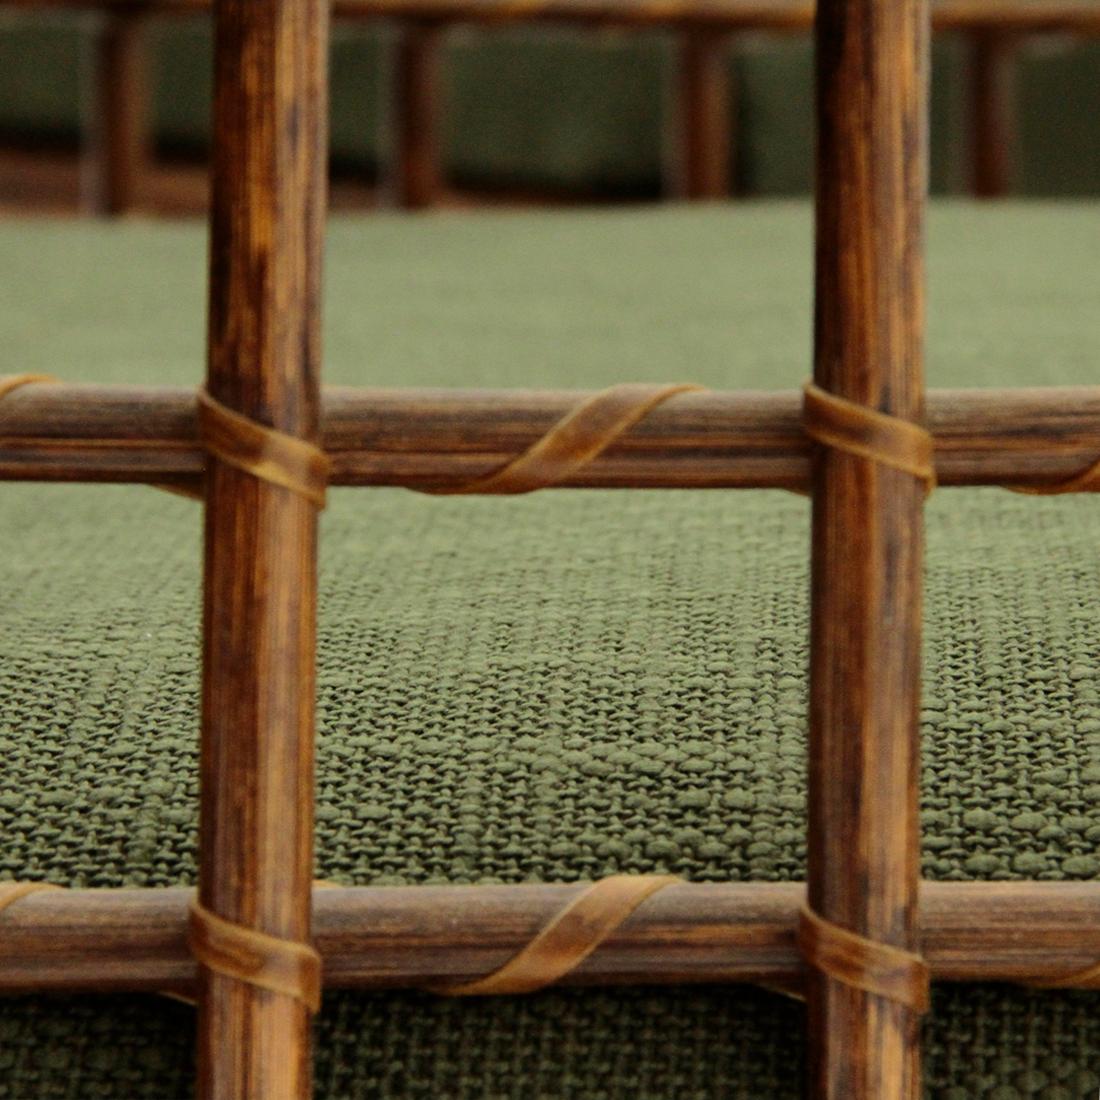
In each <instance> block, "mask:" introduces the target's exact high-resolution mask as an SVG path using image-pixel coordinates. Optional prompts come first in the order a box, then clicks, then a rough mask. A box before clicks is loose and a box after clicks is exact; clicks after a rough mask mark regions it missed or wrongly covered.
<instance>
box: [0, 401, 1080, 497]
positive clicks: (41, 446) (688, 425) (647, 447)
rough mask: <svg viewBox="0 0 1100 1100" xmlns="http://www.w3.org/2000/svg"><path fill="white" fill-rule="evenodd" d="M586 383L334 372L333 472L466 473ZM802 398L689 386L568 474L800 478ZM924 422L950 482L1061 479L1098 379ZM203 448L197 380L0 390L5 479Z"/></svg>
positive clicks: (162, 473)
mask: <svg viewBox="0 0 1100 1100" xmlns="http://www.w3.org/2000/svg"><path fill="white" fill-rule="evenodd" d="M585 396H586V394H585V393H580V392H568V391H537V390H427V389H425V390H412V389H406V390H402V389H349V388H340V387H332V388H326V389H325V391H324V397H323V409H322V443H323V446H324V449H325V450H326V451H327V452H328V454H329V456H330V458H331V460H332V464H333V465H332V484H334V485H363V486H370V485H374V486H383V485H388V486H405V487H407V488H413V489H416V488H426V487H435V486H446V485H448V484H456V483H461V482H464V481H467V480H469V479H471V478H474V477H478V476H480V475H482V474H485V473H487V472H489V471H491V470H493V469H495V468H497V467H499V466H501V465H503V464H504V463H505V462H506V461H507V460H508V459H509V458H511V457H512V456H514V455H516V454H518V453H519V452H521V451H522V450H524V448H526V447H527V446H529V445H530V444H531V443H533V442H534V441H535V440H536V439H538V438H539V437H540V436H541V435H542V434H543V433H544V432H545V431H546V430H547V429H548V428H549V427H550V426H551V425H552V424H553V423H554V422H555V421H556V420H557V419H558V418H559V417H561V416H562V415H564V414H565V413H566V412H567V411H568V410H569V409H571V408H572V407H573V406H574V405H576V404H577V403H578V401H580V400H582V399H583V398H584V397H585ZM801 408H802V399H801V395H800V394H799V393H797V392H794V391H786V392H784V391H774V392H771V391H744V392H718V391H704V392H700V393H685V394H681V395H679V396H677V397H675V398H674V399H672V400H670V401H668V402H666V403H665V404H663V405H661V406H659V407H658V408H657V409H655V410H654V411H653V412H652V413H651V414H650V415H649V416H648V417H647V418H646V419H645V420H643V421H642V422H641V423H640V424H638V425H637V426H635V427H634V428H633V429H632V430H631V431H630V432H629V433H627V434H626V435H625V436H623V437H622V438H621V439H619V440H618V441H617V442H616V443H615V444H613V445H612V446H611V447H610V448H608V450H607V451H605V452H604V453H603V454H602V455H600V456H599V457H598V458H596V459H595V461H593V462H592V463H591V464H590V465H589V466H587V467H585V468H584V470H583V471H581V472H580V474H579V475H578V476H577V477H576V478H574V479H572V480H569V481H566V482H564V483H563V485H564V486H577V487H590V488H596V487H601V488H674V487H681V488H773V489H806V488H808V486H809V471H810V444H809V442H808V440H807V439H806V436H805V435H804V433H803V430H802V418H801ZM928 427H929V429H930V430H931V432H932V434H933V436H934V437H935V443H936V456H935V458H936V472H937V475H938V478H939V482H940V484H941V485H944V486H967V485H1003V486H1008V487H1018V488H1026V487H1035V486H1040V485H1043V484H1049V483H1053V482H1058V481H1061V480H1064V479H1066V478H1069V477H1071V476H1072V475H1074V474H1075V473H1079V472H1080V471H1082V470H1084V469H1085V468H1087V467H1088V466H1090V465H1092V464H1093V463H1094V462H1096V461H1097V459H1098V458H1100V387H1091V386H1090V387H1049V388H1037V389H1012V390H977V389H971V390H931V391H929V397H928ZM204 462H205V459H204V455H203V452H202V449H201V448H200V446H199V441H198V424H197V414H196V405H195V393H194V391H193V390H189V389H182V388H180V389H172V388H163V387H147V388H142V387H114V386H80V385H62V384H58V385H54V384H48V385H31V386H24V387H22V388H20V389H18V390H16V391H14V392H13V393H10V394H9V395H8V396H7V397H5V398H4V400H3V402H2V403H0V479H2V480H45V481H107V482H136V483H145V484H156V483H169V484H177V485H180V486H189V487H191V488H197V486H198V480H199V478H200V476H201V473H202V470H203V466H204Z"/></svg>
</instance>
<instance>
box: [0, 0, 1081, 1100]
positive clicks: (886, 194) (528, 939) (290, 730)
mask: <svg viewBox="0 0 1100 1100" xmlns="http://www.w3.org/2000/svg"><path fill="white" fill-rule="evenodd" d="M217 21H218V37H217V82H216V88H217V93H216V136H217V140H216V156H215V164H214V189H213V192H214V204H213V216H212V240H211V265H210V298H209V302H210V327H209V367H208V374H207V379H206V384H205V387H204V388H203V389H201V390H200V391H199V394H198V396H197V397H196V395H195V394H194V393H192V392H186V391H181V390H170V389H141V390H133V389H122V388H115V389H111V388H100V387H77V386H69V385H65V384H62V383H59V382H56V381H53V380H50V379H45V378H41V377H38V376H16V377H13V378H10V379H8V380H7V381H6V382H5V383H4V386H3V390H2V392H0V397H2V411H0V416H2V418H3V419H2V422H0V424H2V427H0V475H2V476H3V477H6V478H21V479H44V480H74V481H133V482H143V483H147V484H150V485H155V486H158V487H161V488H167V489H171V490H174V491H181V492H185V493H189V494H191V495H195V496H199V497H201V498H202V500H203V502H204V507H205V515H206V558H205V614H204V647H205V659H204V667H203V684H204V687H203V713H202V761H201V780H202V806H201V829H200V859H201V871H200V883H199V890H198V896H197V899H196V898H195V897H194V896H193V895H192V893H191V892H190V891H186V890H180V889H165V890H117V891H94V890H90V891H89V890H57V889H46V888H43V885H44V884H41V883H37V884H26V883H16V884H7V885H6V886H4V887H3V890H2V892H0V908H2V909H3V913H2V916H0V938H2V939H3V942H4V958H5V963H4V966H3V968H2V970H0V989H2V990H4V991H7V992H13V991H26V990H44V989H53V990H89V989H101V990H119V989H128V990H153V991H168V992H176V993H188V994H190V993H195V994H197V999H198V1005H199V1015H198V1035H199V1052H200V1057H199V1078H200V1095H201V1096H203V1097H206V1098H208V1100H209V1098H229V1097H254V1098H257V1100H258V1098H263V1100H291V1098H298V1100H301V1098H304V1097H306V1096H308V1095H309V1092H310V1038H309V1036H310V1032H309V1017H310V1013H311V1011H313V1010H315V1009H316V1007H317V1004H318V1000H319V997H320V991H321V986H322V984H329V985H344V986H372V985H373V986H402V985H405V986H412V987H417V988H425V989H430V990H434V991H436V992H438V993H439V994H440V995H448V996H473V995H489V994H493V993H522V992H534V991H535V990H537V989H539V988H541V987H544V986H546V985H548V984H551V983H554V982H559V981H574V982H588V983H593V982H616V983H629V982H641V981H645V982H650V983H651V982H689V981H696V982H702V981H705V982H716V981H718V982H735V981H750V982H760V983H763V984H767V985H771V986H778V987H782V988H784V989H787V990H791V991H796V992H800V993H804V994H805V996H806V999H807V1002H808V1007H809V1014H808V1021H809V1038H810V1050H811V1068H810V1086H809V1088H810V1094H811V1095H813V1096H815V1097H831V1098H837V1100H839V1098H841V1097H843V1098H845V1100H851V1098H865V1100H872V1098H875V1100H882V1098H899V1100H901V1098H912V1097H916V1096H917V1095H918V1093H919V1083H920V1069H919V1029H918V1024H919V1020H920V1016H921V1013H922V1011H923V1010H924V1009H925V1007H926V1004H927V997H928V983H929V979H930V977H931V978H942V979H969V980H997V981H1019V982H1025V983H1029V984H1038V985H1065V986H1089V985H1095V984H1096V983H1097V981H1098V980H1100V969H1098V967H1097V950H1096V943H1097V938H1096V937H1097V927H1096V911H1097V904H1098V902H1100V886H1097V885H1096V884H1093V883H1067V884H1062V883H1040V882H1035V883H1031V882H1013V883H1003V884H992V883H984V884H983V883H965V884H950V883H946V884H935V885H930V886H927V887H925V888H924V889H923V890H922V889H921V887H920V882H919V872H918V845H919V828H918V790H917V774H918V773H917V763H918V748H919V728H918V720H917V705H918V695H919V687H920V634H921V547H922V508H923V503H924V500H925V497H926V495H927V494H928V492H929V491H930V490H931V489H932V488H933V487H934V486H936V485H939V486H941V487H949V486H955V485H1000V486H1004V487H1006V488H1011V489H1015V490H1020V491H1029V492H1077V491H1088V490H1092V489H1094V488H1095V487H1096V484H1097V480H1098V478H1097V465H1096V454H1095V444H1094V439H1093V430H1092V428H1091V425H1094V424H1095V422H1096V417H1097V415H1098V414H1100V398H1098V397H1097V395H1096V393H1095V391H1092V390H1069V389H1058V390H1045V391H1044V390H1028V391H1019V392H999V393H993V394H990V393H989V392H988V391H987V392H985V393H982V394H977V393H974V392H969V393H968V392H945V391H941V392H938V393H933V394H932V395H930V397H929V398H928V400H927V403H926V395H925V393H924V388H923V383H922V341H923V317H924V306H923V271H922V214H923V208H924V199H925V187H926V168H927V165H926V135H925V121H924V120H925V111H926V100H927V44H928V25H929V20H928V10H927V6H926V4H925V3H923V2H922V0H828V2H825V3H823V4H822V5H821V8H820V12H819V16H818V23H817V44H818V58H819V89H818V92H819V98H818V107H817V110H818V125H819V135H820V142H819V154H818V179H819V185H818V196H817V267H816V287H817V306H816V357H815V364H814V372H813V382H812V383H810V384H809V385H808V386H807V388H806V391H805V393H804V394H783V393H780V394H759V393H756V394H752V393H747V394H737V393H716V392H707V391H700V390H698V389H696V388H695V387H692V386H690V385H686V384H670V385H667V386H631V385H624V386H616V387H613V388H612V389H610V390H606V391H602V392H600V393H596V394H568V393H564V394H563V393H560V392H547V393H539V392H521V393H509V392H485V391H482V392H477V391H468V392H462V391H456V392H451V393H432V394H430V395H426V394H422V393H418V392H416V391H392V390H390V391H352V390H334V391H331V392H328V393H323V392H322V390H321V388H320V378H319V373H320V372H319V365H320V364H319V348H318V340H317V332H318V291H319V281H320V271H321V249H322V225H323V216H324V208H325V187H324V161H325V157H324V127H323V121H322V120H323V118H324V104H325V90H326V89H325V83H326V82H325V54H326V25H327V4H325V3H322V2H321V0H223V2H222V3H221V4H220V5H219V7H218V12H217ZM926 405H927V407H926ZM327 484H342V485H401V486H405V487H407V488H410V489H415V490H418V491H421V492H429V493H440V494H454V493H459V494H462V493H490V492H491V493H516V492H527V491H531V490H533V489H541V488H549V487H553V486H604V487H618V488H631V487H642V486H649V487H654V486H668V487H675V486H690V487H713V488H753V487H765V486H767V487H780V488H785V489H791V490H795V491H800V492H809V493H811V494H812V497H813V517H814V518H813V540H812V548H811V552H812V562H813V576H812V579H813V602H812V627H811V642H812V658H811V710H810V807H809V810H810V816H809V881H808V883H807V884H806V885H805V887H803V886H802V885H800V884H725V885H716V884H709V885H692V884H688V883H686V882H682V881H679V880H675V879H669V878H667V877H664V876H636V877H632V876H615V877H614V878H611V879H605V880H601V881H600V882H597V883H595V884H591V885H587V886H585V885H581V886H577V885H553V884H546V885H540V886H453V887H434V886H432V887H429V886H423V887H407V888H399V887H393V888H354V889H353V888H340V887H333V888H325V887H324V886H323V884H317V885H315V884H314V883H313V882H312V874H313V870H312V869H313V851H312V832H313V778H312V776H313V762H312V756H313V710H314V668H313V666H314V648H315V646H314V634H315V604H316V564H317V555H316V540H317V511H318V508H319V507H321V506H323V503H324V494H325V487H326V485H327Z"/></svg>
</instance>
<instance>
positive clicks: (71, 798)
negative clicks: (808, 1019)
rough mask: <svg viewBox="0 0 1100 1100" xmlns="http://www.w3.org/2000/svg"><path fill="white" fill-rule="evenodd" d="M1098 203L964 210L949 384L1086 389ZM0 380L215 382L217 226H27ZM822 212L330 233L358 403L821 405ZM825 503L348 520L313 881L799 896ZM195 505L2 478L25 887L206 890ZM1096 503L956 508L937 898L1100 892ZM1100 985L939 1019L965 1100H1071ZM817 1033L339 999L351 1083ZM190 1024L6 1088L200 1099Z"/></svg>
mask: <svg viewBox="0 0 1100 1100" xmlns="http://www.w3.org/2000/svg"><path fill="white" fill-rule="evenodd" d="M1098 234H1100V206H1094V205H1076V206H1075V205H1046V206H1004V207H999V208H997V209H989V208H976V207H973V206H970V205H965V204H958V205H944V206H939V207H936V208H934V209H933V211H932V214H931V218H930V239H931V259H930V277H931V308H930V340H929V359H930V366H929V375H930V381H931V382H932V384H935V385H952V386H962V385H984V386H1008V385H1022V384H1052V383H1059V382H1065V383H1087V382H1090V381H1092V380H1094V379H1095V376H1096V362H1097V359H1098V353H1100V327H1098V326H1097V324H1096V319H1095V308H1094V297H1095V286H1096V284H1097V277H1098V275H1100V255H1098V254H1097V253H1096V250H1095V248H1094V247H1093V242H1095V240H1096V239H1097V237H1098ZM0 249H2V250H3V253H4V255H5V257H6V270H5V275H4V277H3V279H4V286H5V296H6V302H7V305H6V307H5V309H4V310H3V311H2V312H0V346H2V347H4V349H5V360H6V361H5V369H6V370H13V371H15V370H48V371H51V372H52V373H54V374H57V375H60V376H62V377H65V378H68V379H73V380H101V381H118V382H122V381H141V382H165V383H176V384H194V383H196V382H198V381H199V379H200V378H201V375H202V360H203V353H202V344H203V322H202V313H203V304H202V303H203V280H204V271H203V266H204V255H205V242H204V233H203V230H202V228H201V227H200V226H199V225H197V224H183V225H157V226H153V225H145V224H141V223H137V222H133V223H126V224H123V225H119V226H113V227H104V226H100V225H90V224H85V223H69V224H50V223H15V224H13V223H9V224H7V225H0ZM810 251H811V224H810V218H809V212H808V210H807V209H806V207H805V206H804V205H802V204H778V205H766V204H754V205H751V206H746V207H739V208H728V209H719V208H714V209H709V210H694V211H688V210H683V209H676V208H666V209H663V210H661V211H637V212H621V213H601V214H597V213H581V214H553V215H518V214H475V215H465V216H452V215H435V216H429V217H419V218H413V217H409V218H400V217H379V218H374V219H363V220H338V221H336V222H334V224H333V225H332V228H331V232H330V243H329V263H328V268H327V276H326V278H327V292H326V300H327V307H326V308H327V312H326V320H325V333H326V353H327V365H326V377H327V379H328V380H329V381H331V382H334V383H335V382H339V383H355V384H361V385H375V384H377V385H406V386H416V385H454V386H535V387H538V386H547V387H596V386H601V385H605V384H609V383H612V382H615V381H622V380H626V379H643V380H644V379H688V380H695V381H699V382H702V383H705V384H708V385H711V386H714V387H722V388H744V387H784V388H790V387H794V386H796V385H797V384H798V383H799V382H800V381H801V380H802V379H803V378H804V377H805V376H806V374H807V373H808V369H809V368H808V364H809V347H810ZM807 513H808V508H807V505H806V502H805V501H803V500H801V499H799V498H797V497H794V496H792V495H789V494H783V493H775V492H750V493H734V492H726V493H722V492H709V493H708V492H671V491H664V492H659V491H649V492H605V491H603V492H601V491H558V492H548V493H543V494H538V495H534V496H531V497H528V498H521V499H514V500H507V499H457V498H456V499H447V498H442V499H440V498H428V497H423V496H418V495H415V494H412V493H406V492H403V491H400V490H375V491H373V492H371V491H365V490H356V491H354V492H353V491H350V490H335V491H333V492H332V494H331V498H330V507H329V508H328V510H327V511H326V512H325V514H324V516H323V519H322V523H321V527H322V542H321V546H322V553H321V595H320V637H319V647H320V649H319V681H318V684H319V721H318V727H319V728H318V735H319V745H318V779H319V782H318V811H317V869H318V873H319V874H320V875H324V876H327V877H331V878H334V879H337V880H340V881H343V882H349V883H364V884H365V883H397V882H403V883H423V882H471V881H478V882H489V881H503V882H522V881H527V880H545V881H554V880H576V879H584V878H590V877H594V876H597V875H601V874H605V873H610V872H614V871H619V870H630V871H651V870H652V871H665V870H668V871H673V872H676V873H678V874H681V875H684V876H685V877H687V878H689V879H692V880H696V881H708V880H709V881H725V880H742V879H763V880H789V879H796V878H800V877H802V876H803V874H804V850H805V846H804V842H803V834H804V827H805V813H804V801H805V780H804V768H805V744H804V742H805V706H806V700H805V695H806V691H805V664H806V613H807V602H806V589H807V560H808V544H809V532H808V523H807ZM200 532H201V519H200V512H199V509H198V508H197V507H196V506H195V505H194V504H193V503H191V502H187V501H184V500H181V499H179V498H176V497H172V496H169V495H167V494H162V493H158V492H156V491H153V490H150V489H146V488H141V487H106V486H101V487H86V486H85V487H81V486H42V485H5V486H3V487H0V554H2V558H3V561H4V562H5V598H4V601H3V619H2V621H3V631H2V632H0V654H2V655H0V747H2V750H3V758H4V762H5V767H4V769H3V770H2V771H0V837H2V838H3V843H2V845H0V876H4V877H9V876H10V877H16V878H18V877H35V878H49V879H51V880H53V881H56V882H61V883H71V884H82V885H94V886H110V885H119V884H139V885H145V886H157V885H169V884H179V883H189V882H192V881H193V880H194V875H195V833H194V830H195V816H196V797H197V790H196V783H197V776H196V767H195V745H196V728H197V692H198V683H197V668H198V657H199V630H198V608H199V579H200ZM1098 546H1100V513H1098V512H1097V509H1096V505H1095V502H1094V501H1093V500H1092V499H1091V498H1058V499H1054V498H1049V499H1034V498H1027V497H1021V496H1016V495H1012V494H1009V493H1007V492H1004V491H1000V490H994V489H989V490H945V491H943V492H940V493H937V494H936V495H935V496H934V497H933V499H932V501H931V503H930V507H929V520H928V571H927V572H928V593H927V601H926V602H927V611H926V622H927V628H926V634H927V655H926V669H927V677H926V686H925V696H924V698H925V704H924V715H923V733H924V776H923V778H924V786H923V811H924V842H923V870H924V874H925V875H926V876H927V877H929V878H936V879H1005V878H1043V879H1090V880H1095V879H1097V878H1100V860H1098V858H1097V855H1096V852H1097V840H1098V839H1100V697H1098V691H1097V689H1098V678H1100V672H1098V668H1100V664H1098V662H1097V652H1098V647H1100V641H1098V637H1100V635H1098V632H1097V611H1098V597H1097V593H1098V592H1100V553H1098V550H1097V547H1098ZM1098 1008H1100V995H1097V994H1083V993H1038V992H1029V991H1024V990H1007V989H998V988H995V987H988V988H982V989H978V988H966V987H954V988H947V987H945V988H942V989H939V990H938V991H937V994H936V1000H935V1011H934V1013H933V1015H932V1017H931V1019H930V1021H929V1024H928V1052H927V1059H926V1063H927V1064H926V1070H927V1080H928V1096H929V1097H931V1098H935V1100H963V1098H964V1097H965V1098H971V1097H989V1098H991V1100H1013V1098H1015V1097H1043V1098H1045V1100H1080V1098H1082V1097H1085V1096H1091V1095H1094V1094H1095V1091H1096V1088H1097V1087H1098V1085H1100V1079H1098V1077H1097V1073H1096V1070H1097V1065H1098V1064H1100V1013H1098V1012H1097V1009H1098ZM800 1028H801V1018H800V1010H799V1008H798V1006H796V1005H795V1004H793V1003H791V1002H788V1001H785V1000H782V999H780V998H778V997H775V996H773V995H771V994H768V993H764V992H760V991H754V990H745V989H702V990H674V991H669V990H663V991H659V990H644V989H643V990H635V991H604V992H596V991H587V992H581V991H555V992H552V993H549V994H546V995H544V996H540V997H537V998H532V999H530V1000H525V1001H522V1000H521V1001H513V1000H502V1001H499V1002H496V1003H488V1004H476V1005H474V1004H452V1003H449V1002H438V1001H435V1000H432V999H431V998H429V997H426V996H424V995H418V994H402V995H385V996H380V995H366V994H352V993H345V994H340V995H333V996H330V997H329V998H328V999H327V1000H326V1007H325V1009H324V1011H323V1013H322V1014H321V1017H320V1019H319V1023H318V1036H319V1053H318V1077H317V1083H318V1096H320V1097H327V1098H332V1100H335V1098H345V1097H356V1098H357V1097H364V1098H365V1097H368V1096H370V1097H382V1098H385V1100H408V1098H413V1097H428V1096H431V1097H448V1098H449V1097H455V1098H459V1097H460V1098H469V1100H475V1098H480V1097H501V1098H504V1097H507V1098H513V1097H515V1098H517V1100H518V1098H519V1097H531V1096H535V1097H543V1098H558V1100H594V1098H605V1097H606V1098H619V1097H623V1098H625V1097H632V1098H636V1097H641V1098H645V1100H658V1098H665V1097H669V1096H673V1095H676V1096H681V1095H682V1096H688V1097H698V1098H699V1100H703V1098H705V1097H717V1096H732V1097H738V1098H742V1097H743V1098H745V1100H748V1098H750V1097H751V1098H769V1100H770V1098H774V1100H786V1098H788V1097H791V1098H793V1097H796V1096H798V1095H799V1089H800V1083H799V1082H800V1073H801V1046H800V1043H799V1040H798V1035H799V1032H800ZM190 1043H191V1021H190V1016H189V1010H187V1009H184V1008H182V1007H181V1006H178V1005H175V1004H173V1003H170V1002H167V1001H163V1000H160V999H157V998H151V997H140V998H139V997H133V998H127V997H114V998H102V997H101V998H94V997H86V998H73V999H68V1000H59V999H52V998H44V997H33V998H19V999H17V1000H14V1001H7V1002H4V1003H3V1004H0V1097H12V1098H14V1097H20V1098H38V1097H51V1098H52V1097H74V1098H75V1097H81V1098H83V1097H111V1098H113V1100H123V1098H127V1100H133V1098H146V1097H148V1098H150V1100H152V1098H154V1097H156V1098H161V1097H166V1096H171V1097H175V1096H181V1097H182V1096H185V1095H187V1091H186V1090H187V1088H188V1085H187V1081H188V1074H189V1072H190V1058H191V1053H190Z"/></svg>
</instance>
